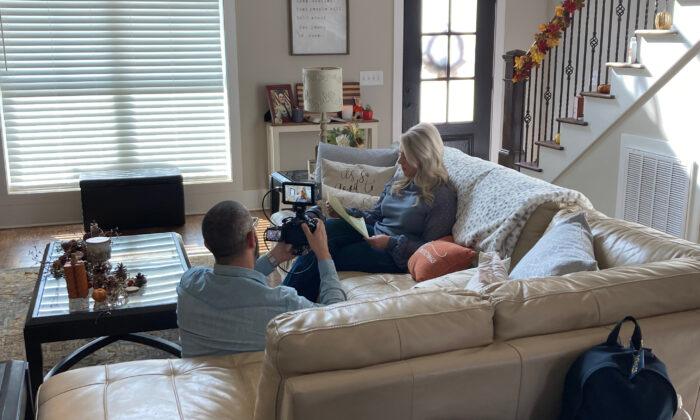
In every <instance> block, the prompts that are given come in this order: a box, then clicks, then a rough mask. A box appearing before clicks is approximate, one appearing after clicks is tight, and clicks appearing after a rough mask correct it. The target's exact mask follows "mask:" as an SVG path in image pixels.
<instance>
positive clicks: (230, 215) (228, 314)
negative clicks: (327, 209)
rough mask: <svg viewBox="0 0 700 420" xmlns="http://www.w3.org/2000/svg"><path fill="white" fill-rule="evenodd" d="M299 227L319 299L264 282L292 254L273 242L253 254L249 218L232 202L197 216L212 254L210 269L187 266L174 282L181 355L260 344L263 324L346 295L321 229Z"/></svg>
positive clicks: (253, 238)
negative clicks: (314, 265) (311, 257)
mask: <svg viewBox="0 0 700 420" xmlns="http://www.w3.org/2000/svg"><path fill="white" fill-rule="evenodd" d="M317 222H318V225H317V228H316V231H315V232H314V233H311V232H310V231H309V228H308V226H306V225H303V226H302V229H303V230H304V234H305V235H306V238H307V239H308V241H309V247H310V248H311V250H312V251H313V252H314V254H316V258H317V259H318V270H319V274H320V275H321V289H320V295H319V302H320V303H313V302H311V301H309V300H307V299H306V298H304V297H302V296H299V295H298V294H297V292H296V290H294V289H293V288H291V287H285V286H279V287H269V286H268V285H267V281H266V276H267V275H268V274H270V273H271V272H272V271H273V270H274V268H275V267H276V266H277V265H278V264H280V263H283V262H285V261H289V260H291V259H292V258H293V257H294V256H293V255H292V253H291V246H290V245H287V244H285V243H278V244H277V245H275V247H274V248H273V249H272V250H271V251H270V252H269V253H267V254H266V255H264V256H262V257H259V258H258V256H259V251H258V239H257V235H256V234H255V227H254V225H253V218H252V217H251V216H250V213H249V212H248V210H247V209H246V208H245V207H243V205H241V204H240V203H237V202H235V201H223V202H221V203H219V204H217V205H215V206H214V207H212V208H211V209H210V210H209V211H208V212H207V214H206V215H205V216H204V220H202V236H203V237H204V246H206V247H207V249H208V250H209V251H211V253H212V254H214V258H215V262H216V265H214V269H213V270H212V269H210V268H204V267H193V268H191V269H189V270H188V271H187V272H186V273H185V274H183V275H182V279H181V280H180V285H179V286H178V287H177V323H178V326H179V327H180V341H181V343H182V357H196V356H204V355H214V354H231V353H240V352H248V351H260V350H264V349H265V333H266V328H267V323H268V322H269V321H270V320H271V319H272V318H274V317H275V316H277V315H279V314H281V313H284V312H289V311H295V310H297V309H304V308H310V307H314V306H323V305H329V304H332V303H336V302H342V301H344V300H346V297H345V293H344V292H343V290H342V289H341V287H340V281H339V280H338V274H337V273H336V271H335V264H334V263H333V260H332V259H331V254H330V252H329V251H328V240H327V238H326V229H325V226H324V224H323V222H322V221H320V220H318V221H317Z"/></svg>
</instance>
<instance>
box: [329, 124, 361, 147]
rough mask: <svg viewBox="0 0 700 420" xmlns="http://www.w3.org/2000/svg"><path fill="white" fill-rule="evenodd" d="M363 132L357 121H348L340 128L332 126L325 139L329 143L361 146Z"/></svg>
mask: <svg viewBox="0 0 700 420" xmlns="http://www.w3.org/2000/svg"><path fill="white" fill-rule="evenodd" d="M364 135H365V132H364V130H363V129H361V128H360V127H359V126H358V125H357V123H348V124H346V125H344V126H343V127H342V128H334V129H332V130H330V131H329V132H328V137H327V138H326V140H327V141H328V143H330V144H335V145H337V146H346V147H363V145H364V144H365V139H364Z"/></svg>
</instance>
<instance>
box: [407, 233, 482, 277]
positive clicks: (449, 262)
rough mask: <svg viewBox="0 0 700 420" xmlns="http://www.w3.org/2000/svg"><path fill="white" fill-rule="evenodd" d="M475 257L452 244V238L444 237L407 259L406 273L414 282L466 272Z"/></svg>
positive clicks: (474, 253)
mask: <svg viewBox="0 0 700 420" xmlns="http://www.w3.org/2000/svg"><path fill="white" fill-rule="evenodd" d="M475 256H476V252H475V251H474V250H473V249H471V248H467V247H464V246H462V245H458V244H456V243H454V240H453V239H452V236H445V237H443V238H440V239H438V240H435V241H431V242H428V243H426V244H423V245H422V246H421V247H420V248H418V250H416V252H414V253H413V255H411V258H409V259H408V271H409V272H410V273H411V276H413V279H414V280H415V281H425V280H430V279H434V278H436V277H440V276H444V275H445V274H450V273H453V272H455V271H461V270H466V269H467V268H469V267H471V266H472V264H473V262H474V257H475Z"/></svg>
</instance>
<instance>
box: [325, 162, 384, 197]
mask: <svg viewBox="0 0 700 420" xmlns="http://www.w3.org/2000/svg"><path fill="white" fill-rule="evenodd" d="M321 167H322V168H323V178H321V184H323V185H328V186H330V187H332V188H336V189H339V190H344V191H350V192H356V193H361V194H367V195H374V196H379V195H380V194H381V193H382V191H384V185H385V184H386V183H387V182H389V181H390V180H391V178H393V177H394V174H395V173H396V168H395V167H394V166H390V167H378V166H370V165H364V164H349V163H342V162H334V161H331V160H328V159H321Z"/></svg>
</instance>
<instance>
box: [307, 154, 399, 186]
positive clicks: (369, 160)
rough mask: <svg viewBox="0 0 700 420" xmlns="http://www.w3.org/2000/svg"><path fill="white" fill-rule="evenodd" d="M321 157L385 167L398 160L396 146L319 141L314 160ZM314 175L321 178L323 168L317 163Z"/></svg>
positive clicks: (392, 164) (319, 159)
mask: <svg viewBox="0 0 700 420" xmlns="http://www.w3.org/2000/svg"><path fill="white" fill-rule="evenodd" d="M322 159H328V160H332V161H334V162H342V163H362V164H364V165H371V166H381V167H384V168H386V167H388V166H394V165H396V161H397V160H399V149H398V147H394V148H389V149H358V148H356V147H343V146H336V145H334V144H328V143H320V144H319V145H318V152H317V154H316V162H321V160H322ZM315 175H316V176H315V178H316V180H321V179H323V168H322V167H321V165H319V164H318V163H317V165H316V173H315ZM331 186H332V185H331ZM380 192H381V191H380Z"/></svg>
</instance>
